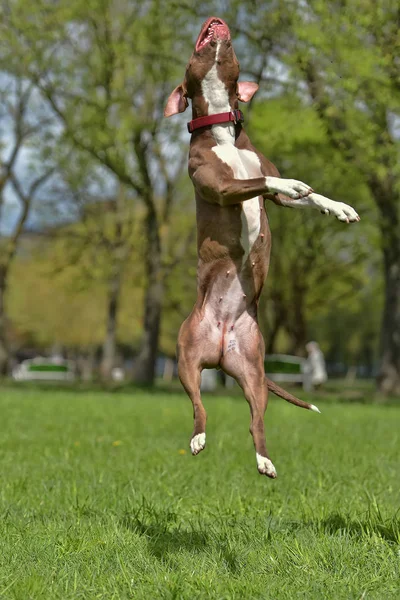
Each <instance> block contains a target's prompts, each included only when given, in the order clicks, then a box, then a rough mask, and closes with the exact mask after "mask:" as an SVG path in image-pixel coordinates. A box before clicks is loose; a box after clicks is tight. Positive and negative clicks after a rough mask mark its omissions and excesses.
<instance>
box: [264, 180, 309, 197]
mask: <svg viewBox="0 0 400 600" xmlns="http://www.w3.org/2000/svg"><path fill="white" fill-rule="evenodd" d="M265 183H266V185H267V187H268V188H269V190H270V191H271V192H273V193H275V194H285V195H286V196H289V198H294V199H296V198H304V197H305V196H308V195H309V194H311V193H312V191H313V190H312V188H310V186H309V185H307V184H306V183H303V182H302V181H297V179H281V178H280V177H266V178H265Z"/></svg>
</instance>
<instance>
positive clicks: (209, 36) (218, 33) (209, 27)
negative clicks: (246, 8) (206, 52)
mask: <svg viewBox="0 0 400 600" xmlns="http://www.w3.org/2000/svg"><path fill="white" fill-rule="evenodd" d="M213 39H225V40H226V39H228V40H229V39H230V32H229V27H228V25H227V24H226V23H225V22H224V21H223V20H222V19H218V18H217V17H210V18H209V19H207V21H206V22H205V23H204V25H203V27H202V29H201V31H200V35H199V37H198V38H197V42H196V52H199V50H202V49H203V48H205V47H206V46H207V45H208V44H209V43H210V42H211V40H213Z"/></svg>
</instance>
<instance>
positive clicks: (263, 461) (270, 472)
mask: <svg viewBox="0 0 400 600" xmlns="http://www.w3.org/2000/svg"><path fill="white" fill-rule="evenodd" d="M256 458H257V469H258V472H259V473H260V475H266V476H267V477H271V479H275V478H276V477H277V473H276V469H275V467H274V465H273V464H272V462H271V461H270V460H269V458H266V457H265V456H261V455H260V454H256Z"/></svg>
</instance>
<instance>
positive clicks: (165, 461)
mask: <svg viewBox="0 0 400 600" xmlns="http://www.w3.org/2000/svg"><path fill="white" fill-rule="evenodd" d="M314 401H315V402H316V403H317V404H319V406H320V408H321V410H322V414H321V415H316V414H314V413H310V412H306V411H304V410H301V409H298V408H296V407H293V406H290V405H288V404H286V403H285V402H284V401H283V400H280V399H277V398H275V397H273V396H272V397H271V401H270V406H269V409H268V412H267V418H266V423H267V439H268V442H269V449H270V452H271V457H272V459H273V461H274V463H275V466H276V467H277V470H278V479H277V480H276V481H271V480H268V479H266V478H263V477H261V476H259V475H258V473H257V469H256V461H255V456H254V451H253V448H252V442H251V438H250V435H249V434H248V424H249V414H248V407H247V404H246V403H245V401H244V400H243V399H241V398H240V397H234V398H229V397H225V398H224V397H212V396H206V397H205V404H206V407H207V410H208V414H209V424H208V431H207V434H208V435H207V444H208V445H207V448H206V450H205V451H204V452H203V453H202V454H200V455H199V456H197V457H195V458H194V457H192V456H191V455H190V454H189V452H188V438H189V435H190V432H191V427H192V419H191V405H190V402H189V400H188V399H186V397H185V396H183V395H181V394H168V393H155V392H143V391H140V392H139V391H138V392H136V393H131V394H128V393H125V392H122V393H116V394H113V393H105V392H76V391H73V390H61V391H54V390H53V389H48V390H30V389H27V388H25V387H24V388H22V389H20V390H18V389H16V388H14V389H7V388H4V389H3V390H1V391H0V415H1V419H0V598H10V599H11V598H12V599H21V600H28V599H30V598H32V599H34V600H40V599H43V598H46V599H51V600H56V599H60V600H68V599H72V598H73V599H80V598H82V599H85V600H90V599H95V598H96V599H98V598H101V599H106V600H111V599H117V598H134V599H146V600H152V599H157V598H165V599H173V598H174V599H180V598H185V599H186V598H187V599H191V600H194V599H202V598H212V599H221V600H222V599H225V600H228V599H231V598H235V599H241V600H243V599H244V600H247V599H253V598H254V599H255V598H257V599H273V600H280V599H293V598H304V599H307V600H308V599H310V598H311V599H313V598H315V599H325V598H332V599H334V600H337V599H341V598H343V599H352V598H354V599H356V600H358V599H360V598H363V599H370V598H376V599H379V600H386V599H389V598H399V597H400V531H399V529H400V526H399V515H398V512H397V511H398V508H399V475H400V466H399V450H400V447H399V446H400V441H399V436H400V405H399V406H398V407H396V406H393V405H392V406H376V405H361V404H357V403H353V404H351V405H346V404H343V403H341V404H338V403H335V402H324V401H322V402H320V403H318V402H317V399H315V400H314ZM184 451H185V452H184Z"/></svg>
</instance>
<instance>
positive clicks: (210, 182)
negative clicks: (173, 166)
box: [191, 163, 313, 206]
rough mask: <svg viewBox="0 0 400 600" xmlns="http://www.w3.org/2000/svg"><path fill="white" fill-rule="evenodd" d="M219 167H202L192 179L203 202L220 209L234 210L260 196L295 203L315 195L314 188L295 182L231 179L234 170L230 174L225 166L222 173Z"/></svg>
mask: <svg viewBox="0 0 400 600" xmlns="http://www.w3.org/2000/svg"><path fill="white" fill-rule="evenodd" d="M217 166H219V165H217ZM217 166H211V165H210V164H207V165H202V166H201V167H198V168H197V169H195V170H194V171H193V173H191V178H192V181H193V184H194V186H195V188H196V190H197V191H198V192H199V194H200V196H201V197H202V198H204V199H205V200H207V201H208V202H212V203H215V204H219V205H220V206H232V205H234V204H239V203H240V202H244V201H245V200H250V199H251V198H254V197H256V196H265V197H268V198H274V195H275V194H276V193H278V192H280V193H282V194H285V195H287V196H289V197H290V198H293V200H300V199H303V198H305V197H307V196H308V195H309V194H311V193H312V191H313V190H312V189H311V188H310V186H308V185H307V184H305V183H302V182H301V181H297V180H295V179H280V178H279V177H253V178H249V179H239V178H236V177H233V176H232V175H230V174H229V171H231V169H229V171H228V169H227V168H226V165H224V164H223V163H222V165H221V167H220V168H219V169H218V168H217ZM227 171H228V172H227Z"/></svg>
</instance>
